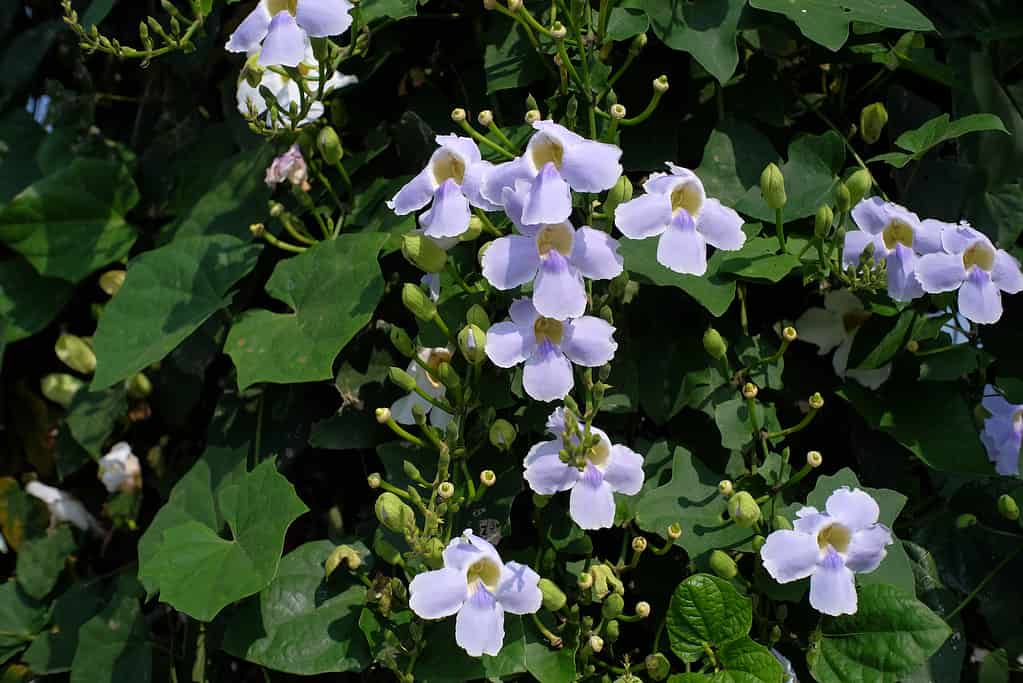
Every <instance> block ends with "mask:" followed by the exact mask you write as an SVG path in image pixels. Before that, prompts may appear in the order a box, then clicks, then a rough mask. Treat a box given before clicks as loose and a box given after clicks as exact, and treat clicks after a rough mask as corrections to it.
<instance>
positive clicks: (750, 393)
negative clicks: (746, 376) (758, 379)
mask: <svg viewBox="0 0 1023 683" xmlns="http://www.w3.org/2000/svg"><path fill="white" fill-rule="evenodd" d="M758 393H760V389H758V388H757V385H756V384H754V383H753V382H746V384H744V385H743V386H742V395H743V397H744V398H756V397H757V394H758Z"/></svg>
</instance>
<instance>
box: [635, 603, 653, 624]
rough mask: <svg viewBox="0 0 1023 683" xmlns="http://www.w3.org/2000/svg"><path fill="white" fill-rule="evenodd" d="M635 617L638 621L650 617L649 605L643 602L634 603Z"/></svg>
mask: <svg viewBox="0 0 1023 683" xmlns="http://www.w3.org/2000/svg"><path fill="white" fill-rule="evenodd" d="M636 616H637V617H639V618H640V619H646V618H647V617H649V616H650V603H649V602H647V601H645V600H640V601H639V602H637V603H636Z"/></svg>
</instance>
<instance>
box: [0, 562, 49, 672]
mask: <svg viewBox="0 0 1023 683" xmlns="http://www.w3.org/2000/svg"><path fill="white" fill-rule="evenodd" d="M0 624H3V627H2V628H0V664H3V663H4V662H6V661H7V660H8V659H10V658H11V657H13V656H14V655H15V654H17V653H18V652H19V651H21V649H22V648H24V647H25V646H26V645H28V644H29V643H30V642H32V640H33V639H34V638H35V637H36V635H37V634H38V633H39V632H40V631H42V630H43V627H44V626H46V604H45V603H42V602H37V601H35V600H33V599H32V598H31V597H30V596H28V595H27V594H26V593H25V592H24V591H23V590H21V587H20V586H19V585H18V583H17V582H16V581H7V582H6V583H3V584H0Z"/></svg>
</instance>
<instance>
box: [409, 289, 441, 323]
mask: <svg viewBox="0 0 1023 683" xmlns="http://www.w3.org/2000/svg"><path fill="white" fill-rule="evenodd" d="M401 302H402V303H403V304H405V308H407V309H408V310H409V312H410V313H411V314H412V315H414V316H416V317H417V318H419V319H420V320H430V319H432V318H433V316H435V315H436V314H437V304H435V303H433V301H432V300H431V299H430V297H429V296H428V295H427V294H426V292H424V291H423V290H422V288H421V287H419V286H417V285H414V284H412V283H411V282H406V283H405V286H404V287H402V289H401Z"/></svg>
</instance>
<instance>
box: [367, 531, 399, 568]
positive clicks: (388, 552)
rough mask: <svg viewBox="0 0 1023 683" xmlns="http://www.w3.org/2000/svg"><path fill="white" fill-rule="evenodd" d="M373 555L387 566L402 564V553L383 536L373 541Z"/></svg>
mask: <svg viewBox="0 0 1023 683" xmlns="http://www.w3.org/2000/svg"><path fill="white" fill-rule="evenodd" d="M373 554H374V555H376V556H377V557H379V558H380V559H381V560H383V561H384V562H386V563H387V564H401V563H402V559H401V552H400V551H399V550H398V549H397V548H395V547H394V545H393V544H392V543H391V542H390V541H388V540H387V539H386V538H384V536H383V534H377V536H376V538H374V539H373Z"/></svg>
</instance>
